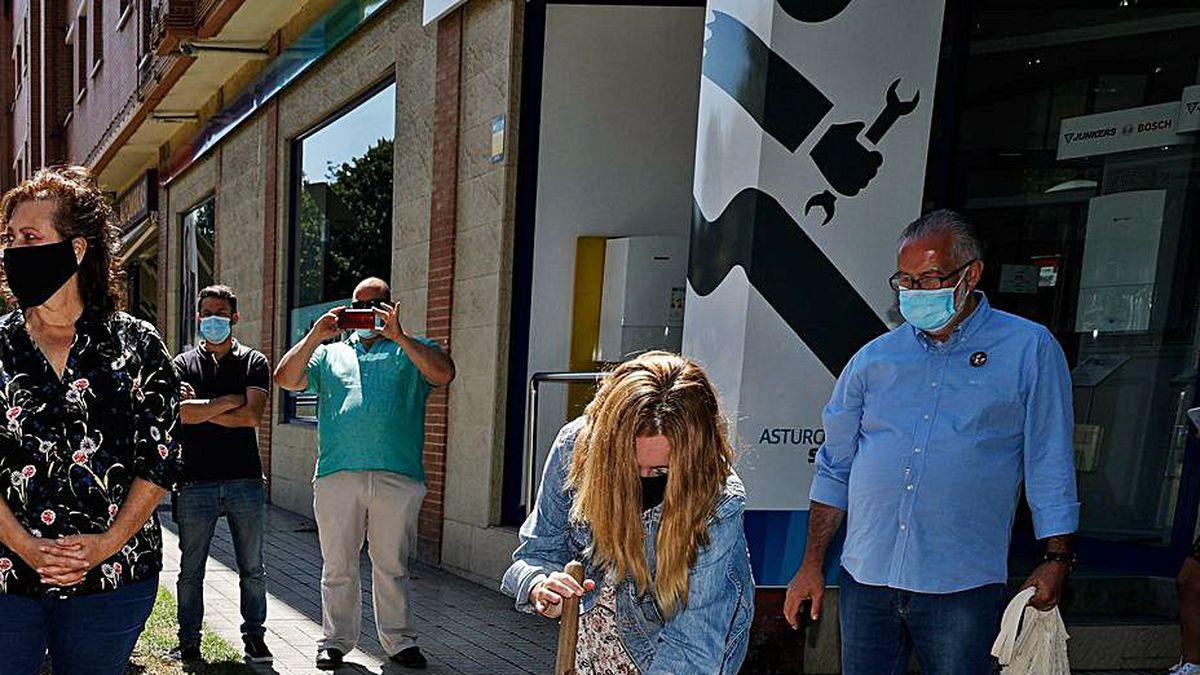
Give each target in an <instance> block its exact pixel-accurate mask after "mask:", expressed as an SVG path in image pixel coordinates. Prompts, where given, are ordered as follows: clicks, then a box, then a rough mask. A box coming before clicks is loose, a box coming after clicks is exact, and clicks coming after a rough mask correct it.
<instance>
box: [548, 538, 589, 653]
mask: <svg viewBox="0 0 1200 675" xmlns="http://www.w3.org/2000/svg"><path fill="white" fill-rule="evenodd" d="M563 571H565V572H566V573H567V574H569V575H571V578H572V579H574V580H575V581H576V582H578V583H579V585H581V586H582V585H583V565H582V564H581V563H579V562H578V561H575V560H572V561H571V562H569V563H567V566H566V568H565V569H564V570H563ZM578 641H579V598H565V599H563V608H562V618H561V623H559V625H558V659H557V660H556V661H555V662H554V675H574V673H575V646H576V644H577V643H578Z"/></svg>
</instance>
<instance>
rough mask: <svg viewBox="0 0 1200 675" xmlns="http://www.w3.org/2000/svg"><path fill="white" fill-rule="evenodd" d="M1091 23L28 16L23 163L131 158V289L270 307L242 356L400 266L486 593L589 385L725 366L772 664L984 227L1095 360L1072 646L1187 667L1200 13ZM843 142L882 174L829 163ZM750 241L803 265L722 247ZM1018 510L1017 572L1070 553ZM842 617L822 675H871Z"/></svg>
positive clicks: (280, 410) (422, 15)
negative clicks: (1053, 551) (862, 462)
mask: <svg viewBox="0 0 1200 675" xmlns="http://www.w3.org/2000/svg"><path fill="white" fill-rule="evenodd" d="M1061 4H1062V6H1061V7H1060V6H1058V5H1055V4H1054V3H1050V4H1049V5H1047V3H1035V2H1020V1H1016V0H1012V1H1008V0H1005V1H1001V0H986V1H980V2H971V3H967V2H965V1H963V0H945V1H944V2H943V1H942V0H937V1H936V2H929V3H922V4H921V5H920V6H919V7H911V6H909V5H908V4H907V3H895V2H888V1H886V0H844V1H842V2H831V3H811V7H814V8H815V7H817V5H821V6H823V7H825V9H824V10H820V11H818V10H816V9H811V8H809V4H807V3H798V2H789V1H788V0H710V1H709V2H707V3H706V2H705V1H704V0H669V1H668V0H660V1H659V2H644V3H643V2H592V1H590V0H588V1H575V2H559V1H557V0H530V1H526V0H469V1H467V2H465V3H463V2H457V3H456V2H434V1H432V0H430V1H428V2H425V3H424V4H423V3H422V2H419V1H418V0H310V1H301V2H297V1H294V0H291V1H289V0H255V1H254V2H249V1H247V0H199V1H172V0H104V1H102V0H94V1H93V0H70V1H69V2H61V3H60V2H49V1H48V0H14V1H13V2H10V3H6V5H5V13H4V16H3V21H4V26H3V28H4V30H2V31H0V47H2V48H3V49H6V50H8V52H7V53H11V55H12V67H10V68H6V69H3V70H2V71H0V72H2V73H3V77H2V78H0V92H3V94H4V95H5V96H8V97H9V100H10V101H11V102H12V103H11V105H10V106H9V107H7V108H6V109H5V112H4V113H2V114H4V115H5V119H4V122H5V123H4V125H3V130H2V131H0V134H2V143H0V183H2V187H5V188H7V187H9V186H11V185H12V184H13V183H14V182H15V181H17V180H19V179H20V178H22V177H25V176H28V175H30V173H31V172H32V171H33V170H35V169H36V168H37V167H38V166H42V165H47V164H54V163H60V162H66V161H70V162H77V163H84V164H87V165H89V166H91V167H93V168H94V169H95V170H97V171H98V173H99V175H100V177H101V180H102V182H103V184H104V185H105V187H106V189H108V190H110V191H111V192H112V194H113V199H114V202H115V204H116V205H117V211H118V214H119V220H120V227H121V228H122V235H123V240H122V251H121V255H122V260H123V261H124V262H125V265H126V270H127V271H128V272H129V307H130V310H131V311H133V312H134V313H136V314H139V315H141V316H144V317H147V318H153V319H154V320H156V321H157V323H158V325H159V326H160V328H161V329H162V331H163V334H164V337H165V338H166V340H167V342H168V344H169V346H171V347H172V348H173V349H181V348H183V347H184V346H186V345H187V344H189V343H191V341H192V340H193V339H194V337H193V336H194V333H195V326H194V323H193V320H192V318H191V317H192V311H191V307H192V305H193V304H194V299H195V293H196V291H197V290H198V289H199V288H201V287H203V286H204V285H207V284H208V283H213V282H219V283H225V284H228V285H230V286H232V287H234V288H235V289H236V290H237V291H238V293H239V297H240V309H241V313H242V323H241V324H240V325H239V327H238V329H237V330H238V337H239V339H242V340H243V341H245V342H247V343H250V344H254V345H256V346H258V347H259V348H260V349H261V350H262V351H263V352H264V353H266V354H267V355H268V357H269V358H271V359H272V360H273V361H274V360H275V359H277V358H278V356H279V355H281V354H282V353H283V351H284V350H286V349H287V348H288V347H289V346H290V345H291V344H293V343H294V342H295V341H296V340H297V339H298V337H299V336H300V335H302V334H303V332H304V331H305V330H306V329H307V328H308V326H309V325H310V322H311V321H312V320H313V319H314V318H315V317H316V316H319V315H320V313H321V312H323V311H324V310H325V309H327V308H328V307H331V306H335V305H337V304H341V303H344V302H345V301H346V299H347V297H348V296H349V294H350V292H351V290H352V288H353V285H354V283H355V282H356V281H357V280H358V279H359V278H361V277H363V276H368V275H375V276H382V277H384V278H387V279H390V281H391V284H392V287H393V292H394V295H395V297H396V299H397V300H398V302H399V303H400V306H401V318H402V321H403V324H404V326H405V327H406V328H407V329H408V330H409V331H411V332H413V333H417V334H424V335H427V336H429V337H431V338H434V339H436V340H438V341H439V342H440V343H441V344H442V345H443V346H444V347H445V348H447V349H449V350H451V352H452V353H453V356H454V359H455V361H456V363H457V365H458V370H459V376H458V379H457V380H456V381H455V382H454V383H453V384H452V385H451V386H450V387H449V389H448V390H447V391H445V392H441V393H439V394H438V395H436V396H435V397H434V399H433V400H432V401H431V405H430V410H429V418H428V420H427V438H426V451H425V462H426V471H427V476H428V483H429V488H430V489H429V497H428V498H427V501H426V504H425V507H424V509H423V511H422V516H421V521H420V529H419V537H420V546H419V551H420V555H421V557H422V559H424V560H426V561H430V562H433V563H437V564H440V565H441V566H443V567H445V568H447V569H450V570H452V571H454V572H456V573H458V574H461V575H463V576H466V577H468V578H471V579H474V580H477V581H480V582H482V583H486V584H489V585H490V584H493V583H494V582H495V580H496V579H498V578H499V576H500V575H501V573H502V572H503V570H504V569H505V568H506V567H507V565H508V561H509V556H510V554H511V551H512V548H513V546H514V543H515V528H516V527H517V526H518V525H519V524H520V522H521V520H522V519H523V517H524V515H525V513H526V510H527V508H528V506H529V502H530V495H531V494H532V491H533V488H535V487H536V482H537V473H538V469H539V467H540V465H541V461H542V460H543V459H544V456H545V452H546V450H547V449H548V447H549V443H550V440H551V439H552V438H553V435H554V433H555V431H556V430H557V428H558V427H559V425H561V424H562V423H563V422H565V421H566V420H569V419H570V418H572V417H573V416H575V415H578V414H580V412H581V410H582V406H583V404H584V403H586V401H587V399H588V396H589V395H590V391H591V389H590V387H591V385H590V383H589V382H590V380H589V378H590V377H591V376H590V375H589V373H595V372H598V371H600V370H602V369H603V368H605V367H607V366H609V365H610V364H612V363H613V362H616V361H619V360H620V359H621V358H622V357H623V356H625V355H627V354H629V353H631V352H635V351H638V350H641V349H648V348H669V349H676V350H682V351H683V352H684V353H686V354H689V355H691V356H693V357H695V358H698V359H700V360H701V361H702V362H704V364H705V365H706V367H708V368H709V370H710V371H711V372H712V373H713V374H714V377H715V379H716V380H717V382H718V384H719V386H720V388H721V391H722V396H723V399H724V403H725V406H726V408H727V411H728V412H729V413H730V416H731V418H732V419H733V420H734V421H735V426H736V430H737V436H738V445H739V448H740V451H739V471H740V473H741V474H742V476H743V478H744V479H745V480H746V482H747V485H748V486H749V488H750V500H751V502H750V508H751V512H750V514H749V515H748V518H747V528H748V532H749V535H750V540H751V549H752V557H753V559H754V566H755V574H756V578H757V579H758V581H759V583H760V584H761V588H760V591H759V603H758V604H759V608H760V612H759V613H760V617H759V622H758V624H757V626H758V628H757V629H756V633H755V638H754V639H755V645H756V647H755V650H754V652H753V658H754V659H756V660H755V661H753V665H752V666H751V668H750V670H754V671H756V672H769V671H771V669H772V668H779V669H784V670H785V671H786V670H787V669H788V668H790V667H793V666H794V664H795V662H796V661H797V660H798V659H799V651H800V650H801V646H800V645H799V644H797V643H796V641H795V640H794V638H792V637H791V636H790V634H788V633H786V632H784V631H781V630H777V629H779V628H780V627H781V626H780V623H779V621H777V620H776V619H775V616H776V615H777V613H778V611H779V608H780V605H781V602H782V594H783V592H782V586H783V584H785V583H786V580H787V577H788V576H790V574H791V572H792V571H793V570H794V569H795V567H796V566H797V565H798V564H799V556H800V554H801V550H802V546H803V537H804V527H805V523H806V518H807V508H808V504H807V499H806V495H807V486H808V481H809V480H810V479H811V461H812V455H813V453H814V451H815V448H816V447H817V446H819V445H820V443H821V439H822V437H823V431H822V429H821V421H820V408H821V406H822V405H823V403H824V400H825V399H826V398H827V397H828V394H829V391H830V389H831V388H832V385H833V381H834V378H835V377H836V375H837V373H838V372H839V371H840V364H842V363H844V360H845V358H847V357H848V355H849V354H851V353H853V351H854V350H855V349H857V347H858V346H859V345H861V344H862V343H863V342H864V341H865V340H867V339H869V338H870V337H872V336H873V335H875V334H878V333H879V332H881V331H883V330H886V329H888V328H890V327H893V326H895V325H897V324H898V323H899V318H898V314H897V313H896V310H895V308H894V306H893V303H894V297H893V296H892V295H891V292H890V290H889V289H888V288H887V283H886V279H887V277H888V276H889V275H890V273H891V271H892V267H893V266H894V260H893V259H892V258H893V256H894V245H895V239H896V236H897V233H898V232H899V229H900V228H901V227H902V226H903V225H904V224H905V223H906V222H907V221H909V220H911V219H912V218H914V217H915V216H916V215H918V214H919V213H921V212H923V211H928V210H931V209H933V208H939V207H953V208H957V209H961V210H963V211H965V212H966V213H967V214H968V215H969V216H971V217H972V218H973V219H974V220H975V221H976V222H977V223H978V224H979V225H980V227H981V230H982V232H983V234H984V236H985V239H986V240H987V245H988V253H987V259H986V260H985V263H986V265H987V270H988V271H987V273H986V275H985V279H984V281H983V284H982V287H983V288H984V290H985V291H986V292H987V293H988V295H989V298H990V299H991V300H992V302H993V304H994V305H996V306H998V307H1000V308H1001V309H1005V310H1008V311H1012V312H1015V313H1017V314H1021V315H1023V316H1026V317H1029V318H1031V319H1033V320H1036V321H1039V322H1041V323H1043V324H1045V325H1047V326H1048V327H1050V328H1051V330H1052V331H1053V332H1054V333H1055V335H1056V336H1057V337H1058V339H1059V341H1060V342H1061V343H1062V344H1063V346H1064V348H1065V350H1066V352H1067V355H1068V358H1069V360H1070V365H1071V367H1072V375H1073V378H1074V380H1075V382H1074V385H1075V398H1076V401H1077V410H1076V418H1077V428H1076V451H1077V457H1076V459H1077V465H1078V468H1079V486H1080V494H1081V496H1082V501H1083V503H1084V522H1083V527H1082V531H1081V535H1080V541H1079V547H1080V552H1081V556H1082V570H1081V573H1080V575H1079V578H1078V579H1077V580H1076V582H1075V586H1074V588H1075V592H1074V595H1073V596H1072V597H1071V598H1069V599H1068V602H1067V604H1066V605H1065V608H1066V611H1067V618H1068V624H1069V626H1070V627H1071V630H1072V633H1073V636H1074V639H1073V640H1072V641H1071V648H1072V657H1073V663H1074V664H1075V665H1076V666H1077V667H1086V668H1097V669H1100V668H1115V667H1125V666H1144V667H1157V666H1163V665H1169V664H1170V663H1173V662H1174V660H1175V659H1176V657H1177V653H1178V637H1177V634H1176V631H1175V629H1174V628H1173V627H1172V626H1171V622H1172V621H1173V618H1174V612H1175V608H1174V606H1173V600H1172V597H1173V585H1172V582H1171V578H1172V577H1173V576H1174V572H1175V569H1176V568H1177V567H1178V565H1179V564H1180V562H1181V561H1182V559H1183V556H1184V554H1185V552H1186V550H1187V548H1188V546H1189V545H1190V543H1191V540H1192V536H1193V534H1194V532H1195V529H1196V520H1197V518H1196V515H1197V506H1198V504H1200V475H1197V471H1196V468H1195V467H1196V466H1197V463H1196V458H1197V453H1198V452H1200V447H1198V446H1197V441H1196V438H1195V434H1194V433H1191V431H1194V429H1193V428H1191V427H1189V424H1190V422H1189V421H1188V419H1187V410H1188V409H1189V408H1191V407H1193V406H1195V405H1196V402H1195V399H1196V380H1197V375H1196V365H1197V361H1198V359H1197V356H1198V355H1200V342H1198V340H1200V338H1198V337H1197V336H1200V311H1198V310H1197V308H1198V307H1200V299H1198V298H1200V296H1198V295H1197V289H1198V288H1200V284H1198V283H1197V274H1198V270H1197V268H1196V262H1195V261H1196V260H1198V259H1200V257H1198V256H1197V255H1196V252H1197V251H1196V246H1197V245H1200V244H1198V243H1197V240H1196V238H1195V237H1194V236H1193V235H1192V232H1193V231H1194V230H1195V227H1194V226H1195V225H1196V223H1197V213H1198V209H1200V187H1198V186H1200V161H1198V159H1197V154H1196V151H1195V140H1196V136H1197V132H1196V129H1197V127H1198V126H1200V121H1198V120H1200V109H1197V107H1196V106H1197V105H1198V103H1197V101H1198V99H1200V88H1198V87H1197V83H1198V82H1200V32H1198V31H1200V20H1198V19H1197V16H1196V14H1195V13H1194V12H1190V11H1184V10H1180V9H1177V8H1174V7H1173V6H1169V5H1168V4H1167V3H1157V2H1153V1H1151V0H1143V1H1140V2H1137V1H1133V0H1130V2H1122V3H1117V2H1099V1H1097V2H1082V3H1069V6H1068V3H1061ZM813 12H815V13H813ZM426 15H428V16H426ZM427 18H432V19H433V20H432V21H428V22H427V21H426V19H427ZM730 36H733V37H734V39H733V40H732V41H731V40H730V39H729V38H730ZM747 45H750V46H753V49H748V48H747V47H746V46H747ZM739 50H740V51H739ZM730 64H735V65H737V67H736V68H732V67H728V66H729V65H730ZM756 69H757V70H756ZM739 73H743V74H744V73H751V74H754V73H758V74H759V75H762V76H763V79H760V80H753V82H752V83H754V86H757V87H760V88H759V89H754V87H740V86H739V82H740V81H739V80H738V77H739V75H738V74H739ZM765 73H770V75H771V77H767V76H766V75H765ZM893 82H896V84H895V85H892V83H893ZM889 90H891V91H892V93H891V94H890V95H889V93H888V92H889ZM778 92H786V95H784V94H779V93H778ZM889 96H891V97H892V98H894V99H896V101H899V105H900V107H901V108H903V110H900V111H895V110H894V111H893V113H894V114H890V117H889V119H888V120H886V122H887V123H886V124H884V123H883V122H880V121H879V120H880V119H881V118H883V117H888V115H885V114H884V112H882V111H886V110H887V109H888V106H889V105H890V106H892V107H893V108H894V107H895V106H896V105H898V104H897V102H896V101H893V102H892V103H890V104H889V103H888V101H889V100H891V99H890V98H889ZM756 97H757V98H756ZM772 106H775V107H776V108H777V109H775V110H774V111H772ZM856 124H859V125H861V126H855V125H856ZM831 135H833V136H839V135H840V136H841V138H839V139H835V141H836V142H840V143H842V144H843V145H842V147H843V148H847V147H849V148H855V147H857V148H859V149H860V150H861V152H859V153H858V156H859V157H862V158H865V159H863V160H862V161H863V162H865V165H864V166H866V167H867V168H862V167H861V166H860V167H857V168H856V167H849V168H847V167H845V166H841V165H836V162H835V163H834V164H831V163H830V161H831V160H830V157H831V153H828V152H825V151H823V150H822V149H821V148H827V147H828V146H827V145H824V142H825V141H824V139H826V138H827V137H830V136H831ZM864 139H865V140H864ZM835 141H829V142H835ZM872 153H875V154H872ZM844 154H845V153H832V155H836V156H841V155H844ZM876 156H877V158H878V161H875V160H874V159H872V158H875V157H876ZM747 205H749V206H747ZM729 222H733V223H735V224H737V223H741V228H742V229H741V230H739V231H742V232H744V231H750V232H753V234H752V235H750V237H749V239H750V240H753V239H759V241H760V242H761V241H771V242H772V244H771V245H770V246H763V247H761V249H762V250H766V251H770V252H772V253H773V254H774V255H773V256H768V255H765V254H762V257H758V258H756V257H755V256H754V255H749V256H747V257H744V258H738V257H737V256H736V255H735V256H732V257H731V256H726V255H724V254H723V253H722V254H720V255H714V254H713V250H714V249H713V248H712V247H709V248H704V247H703V246H700V245H699V243H698V242H700V241H701V240H700V238H698V237H697V234H701V235H703V234H705V233H706V232H708V230H706V228H719V227H721V225H722V223H726V224H727V223H729ZM734 229H737V228H736V227H735V228H734ZM723 245H724V244H718V245H717V247H716V249H715V250H717V252H718V253H720V251H722V250H724V249H721V246H723ZM730 246H732V244H730ZM734 248H736V247H734ZM738 250H739V251H740V250H743V249H738ZM756 255H758V254H756ZM534 381H536V382H537V385H536V388H537V390H536V394H537V395H536V397H531V396H530V389H531V382H534ZM531 401H532V402H533V403H534V405H533V407H532V409H531V408H530V406H529V402H531ZM315 405H316V404H315V402H314V401H313V400H311V399H309V398H306V397H304V396H292V395H285V394H283V393H276V394H275V395H273V396H272V399H271V405H270V413H269V415H268V416H267V418H266V419H264V421H263V424H262V426H261V428H260V440H261V447H262V454H263V457H262V459H263V466H264V472H265V473H266V475H267V476H268V479H269V482H270V496H271V500H272V501H273V502H274V503H275V504H277V505H280V506H282V507H284V508H288V509H290V510H293V511H296V512H299V513H310V512H311V504H312V489H311V478H312V473H313V467H314V459H315V454H316V428H315V424H314V422H313V420H314V413H315ZM1021 514H1022V515H1020V516H1019V517H1018V524H1017V527H1016V528H1015V530H1014V534H1013V542H1014V554H1013V559H1012V570H1013V574H1014V577H1019V575H1020V574H1022V573H1023V572H1024V571H1026V569H1027V568H1028V567H1029V566H1030V565H1031V564H1032V561H1033V559H1034V551H1036V544H1035V542H1034V541H1033V540H1032V534H1031V531H1030V526H1029V522H1028V515H1027V514H1026V513H1025V512H1024V511H1022V512H1021ZM834 617H835V614H832V613H831V614H829V618H828V619H827V620H826V621H824V622H823V625H822V626H819V627H816V628H815V629H814V630H813V631H812V633H811V640H810V641H809V643H810V644H809V647H808V654H807V665H806V667H807V669H808V670H809V671H810V672H835V671H836V669H837V659H836V651H837V635H836V630H832V629H831V628H830V626H831V621H830V620H829V619H832V618H834Z"/></svg>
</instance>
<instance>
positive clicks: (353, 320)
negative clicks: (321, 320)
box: [338, 309, 379, 330]
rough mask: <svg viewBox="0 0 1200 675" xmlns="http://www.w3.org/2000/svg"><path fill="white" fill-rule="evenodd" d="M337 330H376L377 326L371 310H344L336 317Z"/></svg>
mask: <svg viewBox="0 0 1200 675" xmlns="http://www.w3.org/2000/svg"><path fill="white" fill-rule="evenodd" d="M338 328H341V329H342V330H353V329H356V328H365V329H378V328H379V324H378V319H377V317H376V316H375V310H373V309H345V310H342V313H341V314H339V315H338Z"/></svg>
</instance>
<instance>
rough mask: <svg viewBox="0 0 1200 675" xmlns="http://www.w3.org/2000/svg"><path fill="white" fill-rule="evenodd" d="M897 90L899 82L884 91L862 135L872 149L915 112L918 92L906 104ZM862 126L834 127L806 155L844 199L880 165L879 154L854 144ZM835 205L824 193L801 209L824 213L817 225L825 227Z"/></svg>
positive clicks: (833, 199) (871, 177) (833, 200)
mask: <svg viewBox="0 0 1200 675" xmlns="http://www.w3.org/2000/svg"><path fill="white" fill-rule="evenodd" d="M899 86H900V80H899V79H896V80H895V81H893V82H892V84H891V86H890V87H888V90H887V96H886V103H885V104H884V107H883V110H881V111H880V112H879V115H877V116H876V117H875V121H874V122H872V123H871V126H870V127H869V128H868V129H867V132H866V134H865V136H866V139H867V140H868V141H870V142H871V144H872V145H873V146H875V147H878V145H879V143H880V141H882V140H883V137H884V135H885V134H886V133H887V132H888V130H890V129H891V128H892V127H893V126H894V125H895V124H896V122H897V121H899V119H900V118H901V117H904V116H905V115H907V114H909V113H911V112H912V111H913V110H915V109H916V107H917V104H918V103H919V102H920V100H921V92H920V91H918V92H916V93H915V94H914V95H913V97H912V98H911V99H909V100H907V101H905V100H901V99H900V97H899V95H897V93H896V89H897V88H898V87H899ZM864 126H865V125H864V124H863V123H862V122H849V123H844V124H834V125H833V126H831V127H829V129H828V130H827V131H826V132H825V135H824V136H822V137H821V140H819V141H817V144H816V145H815V146H813V149H812V152H810V153H809V156H811V157H812V159H813V162H815V163H816V165H817V169H818V170H820V172H821V175H823V176H824V177H825V180H827V181H829V185H830V186H831V187H832V188H833V189H834V190H835V191H837V192H838V193H839V194H842V195H844V196H847V197H853V196H854V195H857V194H858V193H859V192H860V191H861V190H862V189H863V188H865V187H866V186H867V185H868V184H869V183H870V182H871V180H872V179H873V178H874V177H875V174H876V173H877V172H878V171H879V167H880V166H881V165H882V164H883V154H882V153H880V152H879V151H878V150H869V149H868V148H866V147H865V146H864V145H863V144H862V142H861V141H859V140H858V134H859V133H860V132H861V131H862V129H863V127H864ZM836 203H837V197H836V196H834V194H833V193H832V192H830V191H829V190H825V191H823V192H821V193H820V194H817V195H814V196H813V197H812V198H810V199H809V200H808V202H807V203H806V204H805V205H804V213H805V215H807V214H808V212H809V211H811V210H812V209H813V207H816V206H820V207H821V208H822V209H823V210H824V211H825V220H824V221H823V222H822V223H821V225H828V224H829V221H831V220H833V214H834V207H835V205H836Z"/></svg>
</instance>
